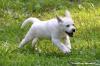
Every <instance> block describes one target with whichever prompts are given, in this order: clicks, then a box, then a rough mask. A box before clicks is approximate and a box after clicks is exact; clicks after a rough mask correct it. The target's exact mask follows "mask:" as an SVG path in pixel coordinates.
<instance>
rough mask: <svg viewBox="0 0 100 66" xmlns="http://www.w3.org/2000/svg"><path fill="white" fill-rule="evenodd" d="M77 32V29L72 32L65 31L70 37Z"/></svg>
mask: <svg viewBox="0 0 100 66" xmlns="http://www.w3.org/2000/svg"><path fill="white" fill-rule="evenodd" d="M74 32H76V30H75V29H72V32H67V31H65V33H67V34H68V35H69V36H70V37H73V33H74Z"/></svg>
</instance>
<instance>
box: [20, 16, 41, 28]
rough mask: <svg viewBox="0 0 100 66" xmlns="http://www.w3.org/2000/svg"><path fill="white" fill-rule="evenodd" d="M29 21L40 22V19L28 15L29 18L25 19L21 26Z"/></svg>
mask: <svg viewBox="0 0 100 66" xmlns="http://www.w3.org/2000/svg"><path fill="white" fill-rule="evenodd" d="M30 22H31V23H34V22H40V20H39V19H37V18H32V17H30V18H28V19H26V20H25V21H24V22H23V23H22V26H21V28H23V27H24V26H25V25H26V24H27V23H30Z"/></svg>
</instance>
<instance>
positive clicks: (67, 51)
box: [62, 45, 71, 54]
mask: <svg viewBox="0 0 100 66" xmlns="http://www.w3.org/2000/svg"><path fill="white" fill-rule="evenodd" d="M62 51H63V53H64V54H66V53H70V52H71V50H70V49H69V48H67V47H66V46H65V45H62Z"/></svg>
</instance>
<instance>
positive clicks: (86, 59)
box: [0, 0, 100, 66]
mask: <svg viewBox="0 0 100 66" xmlns="http://www.w3.org/2000/svg"><path fill="white" fill-rule="evenodd" d="M50 2H51V3H50ZM56 2H57V3H56V4H55V0H43V1H42V0H30V1H27V0H9V1H8V0H1V1H0V66H75V65H76V66H100V51H99V50H100V3H99V0H96V1H95V0H85V1H83V2H82V3H81V6H78V4H77V3H75V4H73V5H71V4H70V3H69V1H62V0H57V1H56ZM66 9H68V10H70V12H71V14H72V18H73V20H74V21H75V25H76V27H77V32H76V33H75V36H74V37H73V38H71V43H72V53H70V54H69V55H64V54H63V53H62V52H61V51H60V50H59V49H58V48H57V47H55V46H54V45H53V44H52V43H51V41H50V40H46V39H43V40H40V41H38V43H37V45H36V48H37V50H34V49H33V48H31V42H29V43H28V44H27V45H26V46H25V47H24V48H23V49H18V45H19V43H20V41H21V40H22V38H23V37H24V35H25V34H26V32H27V31H28V29H29V27H30V25H31V24H29V25H27V26H26V27H25V28H24V29H21V28H20V26H21V24H22V22H23V21H24V20H25V19H26V18H28V17H31V16H33V17H38V18H40V19H41V20H47V19H50V18H53V17H55V16H56V14H57V15H64V11H65V10H66ZM40 49H41V52H40ZM74 63H83V64H74ZM84 63H95V64H84ZM98 64H99V65H98Z"/></svg>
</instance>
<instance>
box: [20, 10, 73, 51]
mask: <svg viewBox="0 0 100 66" xmlns="http://www.w3.org/2000/svg"><path fill="white" fill-rule="evenodd" d="M29 22H32V23H33V24H32V26H31V28H30V29H29V31H28V33H27V34H26V36H25V38H24V39H23V40H22V41H21V43H20V45H19V48H22V47H23V46H24V45H25V44H26V43H27V42H28V41H30V40H33V41H32V46H33V47H34V45H35V44H36V41H37V40H38V39H39V38H50V39H51V41H52V42H53V44H55V45H56V46H57V47H58V48H59V49H60V50H61V51H62V52H64V53H69V52H71V43H70V38H69V37H72V36H73V33H74V32H75V26H74V23H73V20H72V18H71V16H70V13H69V11H66V12H65V17H58V16H57V17H56V18H54V19H50V20H48V21H40V20H39V19H37V18H32V17H30V18H28V19H26V20H25V21H24V23H23V24H22V28H23V27H24V26H25V25H26V24H27V23H29ZM63 38H64V44H63V43H62V42H61V41H60V40H61V39H63Z"/></svg>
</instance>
